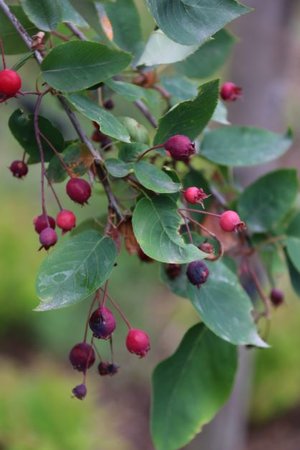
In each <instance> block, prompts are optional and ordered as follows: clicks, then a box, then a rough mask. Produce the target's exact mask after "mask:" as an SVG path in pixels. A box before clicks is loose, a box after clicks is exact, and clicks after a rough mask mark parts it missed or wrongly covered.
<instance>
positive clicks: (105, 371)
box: [98, 361, 119, 377]
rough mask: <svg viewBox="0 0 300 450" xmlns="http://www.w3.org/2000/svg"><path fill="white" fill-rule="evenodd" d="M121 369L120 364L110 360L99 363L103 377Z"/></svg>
mask: <svg viewBox="0 0 300 450" xmlns="http://www.w3.org/2000/svg"><path fill="white" fill-rule="evenodd" d="M118 370H119V366H117V365H116V364H114V363H109V362H104V361H101V362H100V363H99V365H98V372H99V375H101V376H102V377H103V376H105V375H110V376H112V375H115V374H116V373H117V372H118Z"/></svg>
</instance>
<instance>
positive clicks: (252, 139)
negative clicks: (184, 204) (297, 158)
mask: <svg viewBox="0 0 300 450" xmlns="http://www.w3.org/2000/svg"><path fill="white" fill-rule="evenodd" d="M291 144H292V139H291V133H290V132H288V133H287V134H285V135H281V134H277V133H273V132H271V131H267V130H263V129H260V128H254V127H239V126H232V127H223V128H218V129H216V130H213V131H211V132H209V133H207V134H206V135H205V136H204V139H203V141H202V145H201V153H202V155H203V156H205V157H206V158H207V159H209V160H210V161H213V162H214V163H217V164H223V165H224V166H233V167H238V166H255V165H258V164H262V163H266V162H269V161H272V160H273V159H277V158H279V157H280V156H282V155H283V154H284V153H285V152H286V151H287V150H288V149H289V147H290V146H291Z"/></svg>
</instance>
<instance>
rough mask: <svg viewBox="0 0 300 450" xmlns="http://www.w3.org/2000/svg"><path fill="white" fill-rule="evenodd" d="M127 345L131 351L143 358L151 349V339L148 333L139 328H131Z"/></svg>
mask: <svg viewBox="0 0 300 450" xmlns="http://www.w3.org/2000/svg"><path fill="white" fill-rule="evenodd" d="M126 347H127V350H128V351H129V352H130V353H135V354H136V355H138V356H140V357H141V358H143V357H144V356H146V354H147V353H148V351H149V350H150V339H149V336H148V334H147V333H145V332H144V331H143V330H138V329H137V328H131V330H129V332H128V334H127V338H126Z"/></svg>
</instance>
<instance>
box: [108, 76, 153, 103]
mask: <svg viewBox="0 0 300 450" xmlns="http://www.w3.org/2000/svg"><path fill="white" fill-rule="evenodd" d="M105 84H106V85H107V86H108V87H109V88H110V89H111V90H112V91H114V92H116V93H117V94H119V95H121V96H122V97H124V98H125V99H126V100H128V101H129V102H135V101H136V100H139V99H141V98H144V97H145V96H146V89H143V88H142V87H140V86H136V85H135V84H131V83H125V82H124V81H116V80H113V79H111V80H107V81H106V82H105Z"/></svg>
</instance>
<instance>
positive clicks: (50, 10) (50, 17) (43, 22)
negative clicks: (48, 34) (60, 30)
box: [21, 0, 62, 31]
mask: <svg viewBox="0 0 300 450" xmlns="http://www.w3.org/2000/svg"><path fill="white" fill-rule="evenodd" d="M21 4H22V7H23V9H24V11H25V13H26V14H27V16H28V17H29V19H30V20H31V21H32V22H33V23H34V24H35V25H36V26H37V27H38V28H39V29H40V30H44V31H51V30H54V29H55V28H56V27H57V25H58V24H59V22H61V21H62V12H61V2H60V0H43V1H40V0H21Z"/></svg>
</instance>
